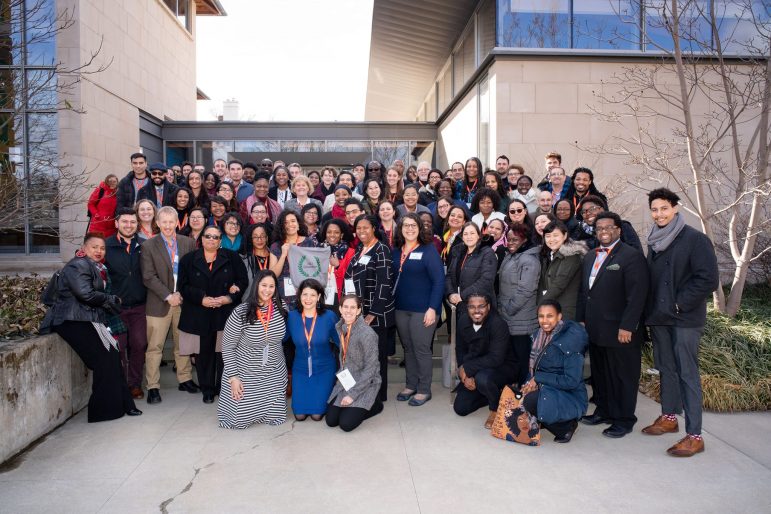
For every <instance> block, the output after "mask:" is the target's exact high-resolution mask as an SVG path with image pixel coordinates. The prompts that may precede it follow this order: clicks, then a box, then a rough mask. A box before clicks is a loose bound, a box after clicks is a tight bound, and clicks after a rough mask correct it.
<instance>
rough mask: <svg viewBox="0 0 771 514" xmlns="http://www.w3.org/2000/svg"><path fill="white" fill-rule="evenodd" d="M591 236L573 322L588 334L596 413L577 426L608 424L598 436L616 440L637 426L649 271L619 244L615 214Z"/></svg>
mask: <svg viewBox="0 0 771 514" xmlns="http://www.w3.org/2000/svg"><path fill="white" fill-rule="evenodd" d="M594 231H595V234H596V235H597V240H598V241H599V243H600V245H599V246H598V247H597V249H596V251H594V252H589V253H587V254H586V256H585V257H584V263H583V278H582V279H581V288H580V290H579V293H578V307H577V310H576V321H578V322H580V323H583V324H584V325H585V327H586V331H587V333H588V334H589V345H590V348H591V359H590V364H591V368H592V391H593V393H594V403H595V405H597V408H596V409H595V411H594V413H593V414H591V415H588V416H584V417H583V418H582V419H581V422H582V423H584V424H585V425H590V426H594V425H600V424H609V425H610V426H609V427H608V428H606V429H605V430H603V432H602V435H604V436H606V437H610V438H614V439H618V438H621V437H624V436H625V435H626V434H628V433H630V432H631V431H632V428H633V427H634V424H635V423H636V422H637V417H636V416H635V415H634V412H635V409H636V407H637V390H638V388H639V385H640V362H641V359H642V354H641V352H642V350H641V347H642V341H643V335H644V331H645V327H644V325H643V323H642V316H643V310H644V309H645V300H646V298H647V296H648V266H647V264H646V262H645V257H644V256H643V254H642V253H641V252H638V251H637V250H635V249H634V248H632V247H631V246H629V245H627V244H626V243H624V242H622V241H621V218H620V217H619V215H618V214H616V213H613V212H603V213H600V214H599V215H597V217H596V221H595V223H594Z"/></svg>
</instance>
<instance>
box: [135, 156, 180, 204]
mask: <svg viewBox="0 0 771 514" xmlns="http://www.w3.org/2000/svg"><path fill="white" fill-rule="evenodd" d="M149 169H150V182H148V183H147V184H146V185H145V186H144V187H143V188H142V189H141V190H140V191H139V197H138V200H141V199H143V198H147V199H148V200H150V201H151V202H153V203H155V206H156V207H157V208H158V209H160V208H161V207H164V206H166V205H170V206H172V207H174V197H175V195H176V194H177V189H179V188H178V187H177V186H175V185H174V184H172V183H171V182H169V181H168V180H166V165H165V164H163V163H162V162H156V163H154V164H151V165H150V168H149Z"/></svg>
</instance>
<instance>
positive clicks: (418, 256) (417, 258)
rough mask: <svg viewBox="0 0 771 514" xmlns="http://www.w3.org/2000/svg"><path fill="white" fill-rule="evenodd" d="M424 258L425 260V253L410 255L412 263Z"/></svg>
mask: <svg viewBox="0 0 771 514" xmlns="http://www.w3.org/2000/svg"><path fill="white" fill-rule="evenodd" d="M422 258H423V252H419V253H415V252H412V253H411V254H410V260H411V261H419V260H420V259H422Z"/></svg>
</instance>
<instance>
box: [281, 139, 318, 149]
mask: <svg viewBox="0 0 771 514" xmlns="http://www.w3.org/2000/svg"><path fill="white" fill-rule="evenodd" d="M325 148H326V142H325V141H281V151H282V152H323V151H325Z"/></svg>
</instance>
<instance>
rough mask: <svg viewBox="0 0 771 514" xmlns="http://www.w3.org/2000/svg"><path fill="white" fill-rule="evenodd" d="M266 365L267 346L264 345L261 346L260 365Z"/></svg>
mask: <svg viewBox="0 0 771 514" xmlns="http://www.w3.org/2000/svg"><path fill="white" fill-rule="evenodd" d="M267 365H268V346H267V345H265V346H263V347H262V367H263V368H264V367H265V366H267Z"/></svg>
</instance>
